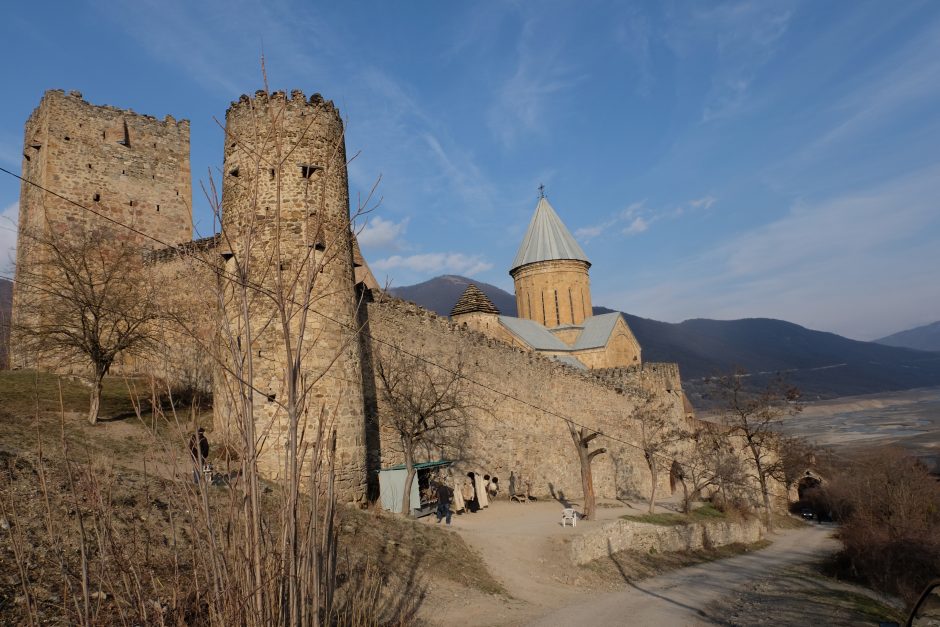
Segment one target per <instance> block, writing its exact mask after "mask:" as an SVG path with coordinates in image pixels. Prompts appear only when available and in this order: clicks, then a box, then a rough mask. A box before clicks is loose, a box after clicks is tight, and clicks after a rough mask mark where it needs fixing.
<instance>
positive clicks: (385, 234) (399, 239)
mask: <svg viewBox="0 0 940 627" xmlns="http://www.w3.org/2000/svg"><path fill="white" fill-rule="evenodd" d="M407 226H408V218H405V219H403V220H402V221H401V222H393V221H392V220H386V219H384V218H383V217H381V216H375V217H374V218H372V219H370V220H369V221H368V222H367V223H366V225H365V226H364V227H363V228H362V230H361V231H359V233H358V234H357V235H356V237H357V238H358V240H359V245H360V246H363V247H366V248H373V249H376V248H377V249H380V250H381V249H384V250H401V249H402V247H403V246H404V234H405V229H406V228H407Z"/></svg>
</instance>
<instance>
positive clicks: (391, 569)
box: [0, 372, 502, 625]
mask: <svg viewBox="0 0 940 627" xmlns="http://www.w3.org/2000/svg"><path fill="white" fill-rule="evenodd" d="M60 385H61V388H60ZM135 388H136V389H137V390H140V391H141V392H142V396H143V397H144V398H146V397H147V396H148V394H147V382H146V381H143V380H123V379H118V378H109V379H107V380H106V383H105V389H104V398H103V407H102V417H103V420H102V422H100V423H99V424H97V425H95V426H91V425H89V424H88V423H87V422H86V421H85V419H84V412H85V409H86V406H87V403H88V400H87V390H86V389H85V388H84V386H82V385H80V384H78V383H75V382H72V381H69V380H67V379H60V378H59V377H57V376H54V375H49V374H36V373H32V372H0V399H3V402H2V403H0V506H2V507H0V527H2V528H3V529H4V530H5V531H0V534H3V537H4V542H3V543H2V545H0V572H2V573H3V574H2V575H0V624H3V625H25V624H28V619H27V617H28V615H29V614H32V615H33V616H34V618H35V619H37V620H38V622H39V623H41V624H50V625H51V624H62V625H65V624H78V623H80V622H81V621H80V620H79V618H80V612H81V608H82V605H83V603H82V602H80V601H81V600H82V598H83V595H82V592H81V590H82V571H83V569H82V553H83V550H82V549H83V548H84V552H85V555H86V558H87V563H88V573H89V575H88V577H89V579H88V581H89V593H90V599H91V607H90V616H91V623H92V624H97V625H111V624H194V625H199V624H208V623H207V616H206V615H205V611H206V606H205V604H204V602H203V601H201V600H200V597H199V591H202V593H206V592H207V590H206V581H205V579H204V577H205V572H204V571H200V570H199V567H198V566H197V564H199V563H204V562H199V561H198V560H197V559H196V556H198V555H205V554H206V552H208V551H211V549H210V547H209V546H208V545H206V544H205V543H204V542H203V540H202V538H205V537H206V536H205V533H204V532H201V531H200V529H201V525H203V524H206V523H204V521H203V519H201V518H200V516H201V515H202V511H203V510H202V504H201V498H202V497H201V496H200V493H199V491H198V490H197V489H196V488H195V486H194V484H193V483H192V479H191V477H192V474H191V464H190V462H189V459H188V455H189V454H188V451H187V449H186V442H187V439H188V434H189V433H190V432H191V423H190V422H189V416H188V415H183V416H182V417H181V419H180V420H181V422H180V423H177V421H176V420H174V419H173V418H172V417H170V416H167V415H166V414H163V415H161V414H159V413H157V414H152V413H151V412H150V411H149V409H147V408H148V407H149V405H148V403H146V402H143V403H142V406H143V407H144V408H145V411H144V412H143V415H142V418H143V419H142V420H141V419H138V416H137V413H136V412H135V411H134V406H135V404H141V401H140V399H139V398H137V397H136V395H135V394H134V393H133V392H132V391H131V390H133V389H135ZM60 389H61V396H60ZM60 398H61V406H60ZM210 417H211V416H210V415H209V414H200V415H198V416H197V419H198V421H199V422H201V423H203V424H206V425H207V426H210V429H211V425H210ZM209 439H210V442H212V445H213V447H214V448H213V450H212V451H210V459H213V461H214V463H215V464H216V467H217V469H222V466H223V462H222V460H220V459H218V453H217V451H218V443H217V442H216V441H215V438H214V437H213V434H212V433H211V431H210V433H209ZM240 495H241V490H240V488H239V486H238V477H237V475H232V476H230V478H229V482H228V483H226V482H221V481H220V482H219V483H218V485H212V486H210V487H209V489H208V490H207V491H206V499H207V501H206V503H207V504H208V511H209V512H211V516H212V517H213V521H214V522H213V523H212V524H211V528H213V529H215V530H216V533H225V528H226V525H227V524H228V522H227V521H230V520H234V519H233V518H232V514H231V512H232V511H235V510H232V508H233V507H234V508H236V509H237V508H238V507H239V506H238V503H239V502H240V498H241V497H240ZM283 498H284V495H283V494H282V491H281V489H280V487H279V486H278V485H276V484H265V487H264V494H263V499H264V504H263V505H264V509H265V511H266V512H268V513H267V514H266V516H270V517H271V519H272V520H276V519H277V517H278V516H280V515H281V512H282V511H283V510H282V509H280V506H281V504H282V503H283ZM337 529H338V533H339V552H340V553H339V559H338V565H337V568H338V572H339V581H340V582H341V584H340V589H339V592H338V594H340V595H343V598H344V599H348V598H355V599H357V603H359V605H360V607H366V608H368V611H369V612H370V615H371V616H380V615H384V616H386V617H395V616H397V617H399V618H402V617H404V618H405V619H408V617H412V616H413V614H414V611H415V608H416V605H417V603H418V602H419V601H420V600H421V599H422V598H423V597H424V595H425V594H426V593H427V591H428V586H429V583H430V581H432V580H433V581H435V582H437V583H440V582H447V585H449V586H451V587H452V588H453V589H454V590H467V589H472V590H476V591H481V592H483V593H487V594H490V593H497V594H498V593H501V592H502V588H501V586H500V585H499V583H497V582H496V581H495V580H494V579H493V578H492V577H491V576H490V574H489V573H488V571H487V570H486V568H485V566H484V565H483V562H482V560H481V559H480V557H479V556H478V554H476V553H475V552H474V551H473V550H472V549H470V548H469V547H468V546H467V545H466V544H465V543H464V542H463V540H462V539H461V538H460V536H458V535H457V534H456V533H453V532H450V531H448V530H445V529H441V528H439V527H435V526H429V525H424V524H420V523H416V522H414V521H411V520H404V519H400V518H399V517H396V516H391V515H387V514H384V513H382V512H379V511H366V512H364V511H359V510H354V509H350V508H345V507H341V508H340V511H339V514H338V520H337ZM458 564H459V565H460V567H459V568H457V567H454V565H458ZM200 573H202V574H200ZM394 624H398V623H397V622H395V623H394Z"/></svg>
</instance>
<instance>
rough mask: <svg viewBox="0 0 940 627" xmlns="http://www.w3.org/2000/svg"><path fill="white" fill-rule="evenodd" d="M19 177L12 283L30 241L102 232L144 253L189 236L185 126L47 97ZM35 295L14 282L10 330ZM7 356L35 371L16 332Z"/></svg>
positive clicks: (73, 98)
mask: <svg viewBox="0 0 940 627" xmlns="http://www.w3.org/2000/svg"><path fill="white" fill-rule="evenodd" d="M22 172H23V178H24V179H26V180H27V181H31V182H33V183H36V185H32V184H30V183H27V182H24V183H23V184H22V187H21V191H20V215H19V237H18V239H17V252H16V265H17V272H16V274H17V276H20V274H21V269H27V268H28V267H29V266H30V265H31V264H32V263H33V262H35V258H34V256H35V255H36V254H39V247H37V246H33V245H32V242H33V241H34V240H35V239H36V238H37V237H39V238H45V237H50V236H52V237H77V236H82V234H84V233H86V232H88V231H90V230H95V229H104V230H107V231H108V232H109V237H115V238H123V239H126V241H130V242H133V243H134V244H136V245H139V246H140V247H141V248H142V249H146V248H160V247H163V246H166V245H176V244H180V243H183V242H188V241H190V240H191V239H192V229H193V221H192V184H191V182H190V167H189V122H188V121H186V120H181V121H179V122H177V121H176V120H175V119H173V118H172V117H171V116H169V115H168V116H166V117H165V118H164V119H163V120H158V119H157V118H154V117H152V116H149V115H141V114H138V113H134V112H133V111H130V110H126V109H117V108H115V107H108V106H96V105H92V104H89V103H88V102H86V101H85V100H83V99H82V95H81V94H80V93H78V92H75V91H73V92H69V93H68V94H66V93H65V92H63V91H61V90H51V91H47V92H46V93H45V95H44V96H43V98H42V101H41V102H40V103H39V106H38V107H37V108H36V109H35V110H34V111H33V113H32V115H30V117H29V120H28V121H27V122H26V133H25V139H24V143H23V169H22ZM37 185H38V187H37ZM44 190H47V191H44ZM70 201H71V202H70ZM73 203H74V204H73ZM92 210H93V211H92ZM95 212H97V213H98V214H102V215H106V216H108V217H109V218H111V219H113V220H115V221H117V222H119V223H121V224H125V225H128V226H131V227H133V228H134V229H136V230H137V231H138V232H137V233H135V232H134V231H133V230H131V229H128V228H123V227H121V226H119V225H117V224H115V223H113V222H110V221H108V220H106V219H104V218H102V217H100V216H99V215H96V213H95ZM150 238H155V239H157V240H160V242H163V244H161V243H158V242H156V241H154V240H153V239H150ZM40 297H41V296H40V294H38V293H37V292H35V291H34V290H33V291H31V290H30V289H29V287H28V286H26V287H24V286H21V285H20V284H18V283H17V284H15V285H14V289H13V322H14V326H15V325H16V324H17V321H18V313H17V311H18V309H19V308H20V307H18V305H19V304H20V303H22V302H24V301H23V299H27V298H40ZM11 353H12V360H11V363H12V365H13V366H14V367H31V366H36V365H37V364H34V363H32V362H31V358H30V356H29V355H26V354H23V351H22V350H20V349H19V346H18V341H17V335H16V332H15V330H14V333H13V337H12V339H11Z"/></svg>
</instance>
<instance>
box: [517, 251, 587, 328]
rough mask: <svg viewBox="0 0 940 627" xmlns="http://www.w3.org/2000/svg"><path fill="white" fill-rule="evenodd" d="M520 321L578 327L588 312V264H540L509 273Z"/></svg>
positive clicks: (561, 260) (569, 261) (563, 261)
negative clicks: (527, 320)
mask: <svg viewBox="0 0 940 627" xmlns="http://www.w3.org/2000/svg"><path fill="white" fill-rule="evenodd" d="M511 274H512V278H513V281H514V282H515V289H516V306H517V309H518V312H519V317H520V318H527V319H529V320H535V321H536V322H538V323H539V324H542V325H544V326H546V327H556V326H558V325H561V324H581V323H582V322H584V319H585V318H586V317H588V316H591V315H593V314H592V309H591V282H590V278H589V277H588V264H587V263H585V262H584V261H577V260H573V259H559V260H554V261H540V262H538V263H530V264H528V265H525V266H522V267H521V268H517V269H516V270H515V271H513V272H512V273H511Z"/></svg>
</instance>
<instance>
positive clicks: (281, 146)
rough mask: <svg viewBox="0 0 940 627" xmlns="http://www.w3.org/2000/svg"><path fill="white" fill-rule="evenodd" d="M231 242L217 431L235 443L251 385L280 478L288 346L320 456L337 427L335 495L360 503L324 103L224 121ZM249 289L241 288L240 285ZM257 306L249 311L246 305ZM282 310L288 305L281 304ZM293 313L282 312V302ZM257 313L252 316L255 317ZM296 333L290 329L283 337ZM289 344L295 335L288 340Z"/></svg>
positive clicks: (264, 446) (300, 98)
mask: <svg viewBox="0 0 940 627" xmlns="http://www.w3.org/2000/svg"><path fill="white" fill-rule="evenodd" d="M225 126H226V128H225V153H224V154H225V157H224V165H223V170H222V174H223V184H222V234H221V236H220V241H219V250H220V252H221V256H222V263H223V264H224V268H225V275H224V276H225V279H224V281H223V284H224V285H225V291H224V293H225V299H226V300H225V303H224V305H223V309H224V312H223V313H224V319H223V322H224V325H223V332H222V334H221V339H220V347H221V350H222V354H223V357H222V359H223V363H225V362H226V360H228V363H226V367H223V368H220V369H219V372H218V373H217V375H216V393H215V395H214V396H215V412H216V425H217V428H218V427H221V428H222V430H223V431H225V432H227V433H228V434H229V437H234V435H235V434H236V433H237V432H238V431H237V429H238V428H239V427H240V426H241V427H242V428H244V427H243V426H242V425H239V424H238V420H239V419H240V417H241V416H244V415H245V414H246V413H247V412H246V411H245V410H244V409H243V408H244V407H245V406H246V403H245V402H244V401H243V398H242V395H246V396H247V395H248V394H249V390H246V386H240V385H238V381H239V380H240V379H248V378H249V377H248V374H247V370H246V369H247V364H248V359H249V357H250V360H251V367H252V375H251V377H250V379H251V380H250V381H248V383H250V388H251V389H250V396H251V407H252V414H253V422H254V431H255V434H256V437H255V439H256V441H257V442H258V443H259V447H260V454H259V462H258V463H259V466H260V468H261V469H262V472H264V473H265V474H266V475H267V476H269V477H271V478H273V479H277V478H278V477H281V476H283V474H284V472H285V459H286V454H285V450H286V446H287V445H288V434H289V431H288V423H289V421H288V418H287V409H286V403H287V399H288V383H287V382H288V377H287V376H286V375H285V372H287V371H288V369H289V359H288V346H289V347H290V350H291V351H292V352H293V354H294V356H295V357H296V354H297V352H298V351H299V353H300V358H299V359H300V372H301V378H300V387H301V389H302V390H303V389H306V390H307V393H306V395H305V404H306V406H305V411H304V412H303V415H302V416H301V425H300V429H301V430H302V431H304V432H305V435H304V437H305V439H306V442H307V444H308V445H309V447H310V448H312V444H313V439H314V438H315V437H316V436H315V434H316V432H317V429H316V427H317V425H318V421H320V420H323V421H324V423H323V424H324V426H325V427H326V432H327V433H328V432H329V430H330V429H331V428H335V429H336V436H337V440H336V443H337V450H336V470H337V475H336V488H337V493H338V495H339V496H340V498H341V500H345V501H361V500H362V499H363V498H364V495H365V486H366V479H367V475H366V446H365V417H364V407H363V390H362V364H361V360H362V356H361V354H360V349H359V346H360V345H359V342H358V341H357V337H356V333H357V318H356V313H357V301H356V296H355V290H354V269H353V254H352V245H351V235H350V234H351V231H350V218H349V188H348V181H347V173H346V148H345V140H344V134H343V122H342V119H341V117H340V114H339V111H338V110H337V109H336V107H334V106H333V103H332V102H330V101H324V100H323V98H322V97H321V96H320V95H319V94H314V95H313V96H312V97H311V98H310V99H309V100H308V99H306V98H305V96H304V94H303V92H301V91H297V90H295V91H292V92H291V93H290V96H287V95H286V94H285V93H284V92H274V93H271V94H268V93H267V92H264V91H259V92H257V93H256V94H255V96H254V97H253V98H249V97H248V96H242V97H241V99H240V100H239V101H238V102H233V103H232V106H231V107H230V108H229V110H228V112H227V113H226V116H225ZM239 275H241V276H244V278H245V283H246V285H247V286H248V288H247V289H246V290H244V294H247V299H246V298H244V297H243V295H242V294H243V291H242V290H241V288H240V287H239V281H237V280H235V281H233V280H231V277H237V276H239ZM246 301H247V303H246ZM278 301H280V303H279V302H278ZM281 304H283V311H282V308H281V307H280V305H281ZM246 311H247V312H248V313H247V314H246V313H245V312H246ZM285 329H286V331H285ZM285 336H288V337H287V338H285Z"/></svg>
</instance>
